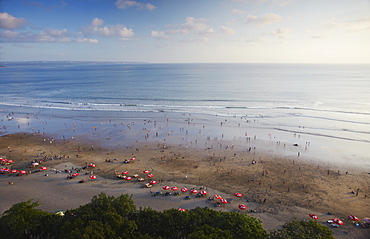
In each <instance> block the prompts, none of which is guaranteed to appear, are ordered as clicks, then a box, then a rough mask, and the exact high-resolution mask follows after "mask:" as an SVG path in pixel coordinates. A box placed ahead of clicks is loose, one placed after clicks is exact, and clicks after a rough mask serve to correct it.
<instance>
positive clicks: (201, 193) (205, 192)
mask: <svg viewBox="0 0 370 239" xmlns="http://www.w3.org/2000/svg"><path fill="white" fill-rule="evenodd" d="M199 193H200V195H207V191H205V190H202V191H200V192H199Z"/></svg>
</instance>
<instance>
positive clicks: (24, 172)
mask: <svg viewBox="0 0 370 239" xmlns="http://www.w3.org/2000/svg"><path fill="white" fill-rule="evenodd" d="M19 172H20V173H21V174H26V173H27V172H26V170H21V171H19Z"/></svg>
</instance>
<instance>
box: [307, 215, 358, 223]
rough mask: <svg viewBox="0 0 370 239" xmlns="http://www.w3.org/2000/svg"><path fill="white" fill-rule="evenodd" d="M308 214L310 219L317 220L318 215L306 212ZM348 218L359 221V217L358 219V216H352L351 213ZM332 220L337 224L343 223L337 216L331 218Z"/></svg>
mask: <svg viewBox="0 0 370 239" xmlns="http://www.w3.org/2000/svg"><path fill="white" fill-rule="evenodd" d="M308 216H309V217H310V218H312V219H315V220H318V219H319V217H318V216H317V215H315V214H308ZM348 218H349V219H350V220H352V221H356V222H357V221H359V220H360V219H358V217H356V216H353V215H349V216H348ZM332 221H333V222H334V223H335V224H338V225H344V222H343V221H342V220H340V219H338V218H333V219H332Z"/></svg>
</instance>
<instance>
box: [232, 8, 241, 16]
mask: <svg viewBox="0 0 370 239" xmlns="http://www.w3.org/2000/svg"><path fill="white" fill-rule="evenodd" d="M231 13H233V14H237V15H241V14H243V13H244V11H242V10H239V9H233V10H231Z"/></svg>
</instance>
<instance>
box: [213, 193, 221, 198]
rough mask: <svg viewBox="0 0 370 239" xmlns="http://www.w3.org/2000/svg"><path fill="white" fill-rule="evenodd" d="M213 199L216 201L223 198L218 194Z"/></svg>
mask: <svg viewBox="0 0 370 239" xmlns="http://www.w3.org/2000/svg"><path fill="white" fill-rule="evenodd" d="M213 197H214V198H216V199H221V198H222V197H221V196H220V195H217V194H216V195H213Z"/></svg>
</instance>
